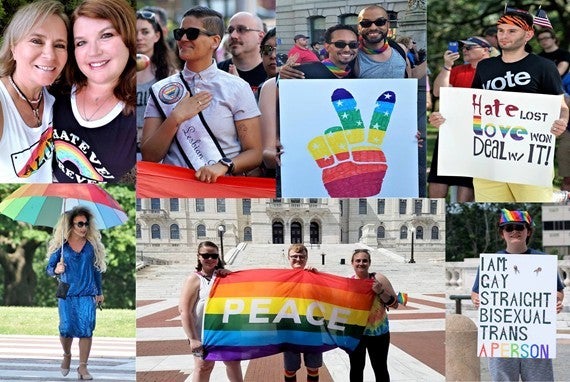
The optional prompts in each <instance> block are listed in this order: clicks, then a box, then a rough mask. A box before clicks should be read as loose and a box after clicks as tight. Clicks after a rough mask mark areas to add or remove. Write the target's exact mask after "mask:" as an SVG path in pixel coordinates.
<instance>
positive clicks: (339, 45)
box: [331, 41, 358, 49]
mask: <svg viewBox="0 0 570 382" xmlns="http://www.w3.org/2000/svg"><path fill="white" fill-rule="evenodd" d="M331 44H333V45H334V46H335V47H337V48H338V49H344V48H345V47H346V46H347V45H348V47H349V48H350V49H356V48H358V42H356V41H351V42H346V41H334V42H331Z"/></svg>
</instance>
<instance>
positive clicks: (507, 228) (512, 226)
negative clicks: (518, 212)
mask: <svg viewBox="0 0 570 382" xmlns="http://www.w3.org/2000/svg"><path fill="white" fill-rule="evenodd" d="M525 228H526V227H525V226H524V225H522V224H507V225H506V226H504V227H503V229H504V230H505V231H507V232H513V231H518V232H520V231H524V230H525Z"/></svg>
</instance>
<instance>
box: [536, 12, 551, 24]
mask: <svg viewBox="0 0 570 382" xmlns="http://www.w3.org/2000/svg"><path fill="white" fill-rule="evenodd" d="M534 25H540V26H541V27H545V28H550V29H552V24H551V23H550V20H548V16H547V15H546V11H545V10H544V9H539V10H538V12H536V16H534Z"/></svg>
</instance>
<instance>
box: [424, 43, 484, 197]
mask: <svg viewBox="0 0 570 382" xmlns="http://www.w3.org/2000/svg"><path fill="white" fill-rule="evenodd" d="M461 44H462V45H461V47H462V49H461V51H462V53H463V61H464V62H465V63H464V64H463V65H457V66H453V63H454V62H455V61H456V60H457V59H458V58H459V52H452V51H451V50H446V51H445V53H444V54H443V68H441V70H440V72H439V74H438V75H437V77H436V78H435V80H434V82H433V95H434V96H436V97H439V90H440V89H441V88H442V87H450V86H451V87H459V88H470V87H471V83H472V82H473V77H474V76H475V68H476V67H477V64H478V63H479V62H480V61H481V60H484V59H487V58H489V57H490V54H491V44H489V43H488V42H487V40H485V39H484V38H482V37H476V36H472V37H469V38H468V39H466V40H461ZM438 157H439V139H436V142H435V146H434V149H433V156H432V162H431V170H430V173H429V176H428V183H429V186H428V194H429V197H430V198H446V197H447V192H448V190H449V186H457V201H458V202H472V201H473V200H474V198H475V194H474V191H473V178H469V177H464V176H443V175H438V173H437V164H438Z"/></svg>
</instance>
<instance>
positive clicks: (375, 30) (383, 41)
mask: <svg viewBox="0 0 570 382" xmlns="http://www.w3.org/2000/svg"><path fill="white" fill-rule="evenodd" d="M389 28H390V20H389V19H388V13H387V12H386V10H385V9H384V8H382V7H381V6H378V5H370V6H367V7H365V8H364V9H362V10H361V11H360V13H359V14H358V35H359V36H360V41H359V44H358V50H357V51H356V53H357V54H356V56H355V57H354V58H356V59H353V60H352V61H351V62H350V64H349V66H348V67H349V69H350V70H351V72H352V77H351V78H395V79H398V78H406V77H408V76H409V75H410V74H411V69H410V64H409V62H408V60H407V59H406V53H405V52H404V50H403V49H402V47H401V46H400V45H399V44H398V43H396V42H395V41H393V40H391V39H389V38H388V37H387V36H388V30H389ZM351 50H352V49H351ZM279 74H280V77H281V78H309V77H306V76H305V74H304V73H303V71H302V70H300V69H299V64H297V63H288V64H285V65H283V67H282V68H281V70H280V72H279Z"/></svg>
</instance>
